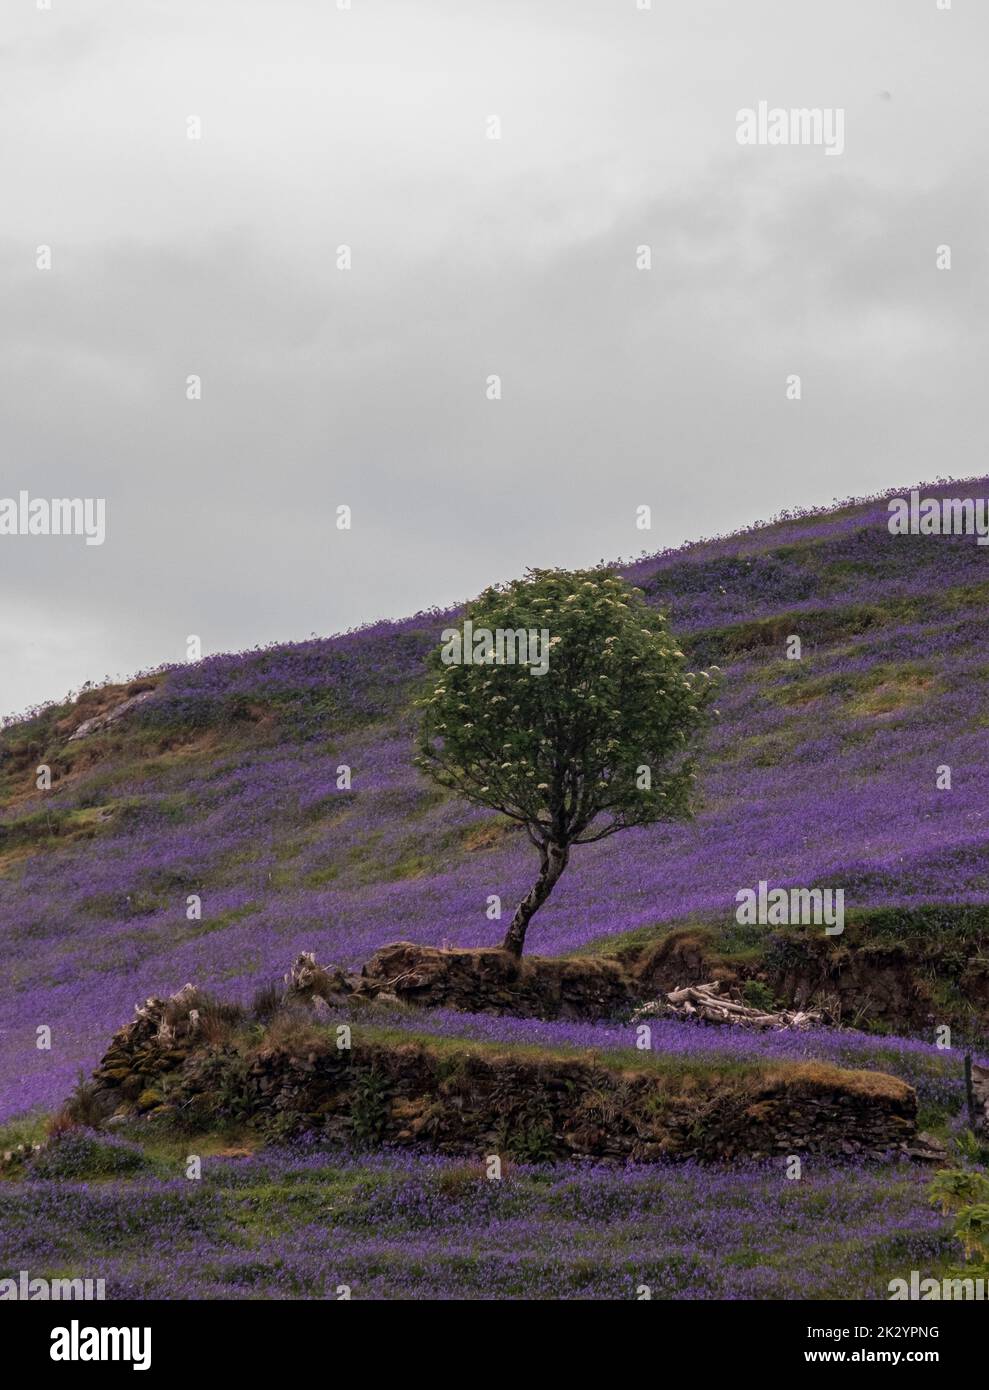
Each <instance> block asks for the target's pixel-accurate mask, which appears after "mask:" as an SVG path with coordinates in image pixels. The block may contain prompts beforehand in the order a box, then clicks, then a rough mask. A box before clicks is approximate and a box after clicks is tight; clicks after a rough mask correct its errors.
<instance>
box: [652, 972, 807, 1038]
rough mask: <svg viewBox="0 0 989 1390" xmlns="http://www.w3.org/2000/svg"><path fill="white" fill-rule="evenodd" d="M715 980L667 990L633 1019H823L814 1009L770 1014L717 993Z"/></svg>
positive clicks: (787, 1022) (772, 1022) (783, 1022)
mask: <svg viewBox="0 0 989 1390" xmlns="http://www.w3.org/2000/svg"><path fill="white" fill-rule="evenodd" d="M720 990H721V985H720V982H719V981H718V980H712V981H711V982H710V983H709V984H706V985H684V986H682V988H680V989H673V990H670V992H669V994H667V995H666V997H665V999H652V1000H650V1002H649V1003H648V1004H643V1005H642V1006H641V1007H640V1008H638V1009H636V1010H635V1013H634V1014H633V1015H632V1021H633V1022H634V1023H637V1022H638V1021H639V1020H640V1019H643V1018H656V1017H661V1016H664V1015H665V1016H667V1017H676V1018H689V1019H696V1020H698V1021H700V1022H703V1023H728V1024H735V1025H736V1026H737V1027H740V1028H764V1029H772V1028H776V1029H782V1028H795V1029H802V1028H813V1027H814V1026H815V1025H816V1024H819V1023H821V1022H822V1016H821V1014H820V1013H819V1012H818V1011H817V1010H815V1009H807V1010H802V1009H796V1010H790V1009H782V1010H780V1012H779V1013H770V1012H767V1011H766V1010H765V1009H759V1008H755V1007H753V1006H752V1005H751V1004H743V1003H742V1002H741V1001H740V1000H738V999H732V998H731V997H730V996H728V995H723V994H721V993H720Z"/></svg>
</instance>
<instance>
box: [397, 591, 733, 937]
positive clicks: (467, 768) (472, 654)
mask: <svg viewBox="0 0 989 1390" xmlns="http://www.w3.org/2000/svg"><path fill="white" fill-rule="evenodd" d="M444 638H445V641H444V643H443V645H442V646H441V647H440V648H439V649H438V650H436V651H434V652H433V653H432V654H431V656H430V658H429V661H430V666H431V668H432V670H434V671H435V672H437V673H438V679H437V680H436V684H435V686H434V688H433V691H432V693H431V694H430V695H427V696H426V697H425V698H424V699H423V700H421V701H420V702H419V708H420V709H421V711H422V718H421V725H420V729H419V752H418V756H417V758H416V762H417V765H418V766H419V767H420V768H422V769H423V771H425V772H426V773H428V775H429V776H431V777H432V778H433V779H434V780H435V781H436V782H438V783H439V784H440V785H441V786H443V787H446V788H449V789H450V790H453V791H457V792H460V793H461V795H463V796H464V797H466V799H467V800H468V801H469V802H472V803H473V804H474V805H477V806H486V807H489V808H490V809H491V810H495V811H500V812H501V813H502V814H503V815H505V816H508V817H509V818H510V819H511V820H514V821H518V822H519V823H520V824H522V825H524V826H525V829H526V832H527V834H528V836H529V839H530V840H531V841H532V843H533V844H534V845H535V847H536V849H537V850H538V852H539V876H538V878H537V879H536V881H535V883H534V884H533V886H532V888H531V889H530V890H529V892H528V893H527V894H526V895H525V897H524V898H523V899H522V901H521V902H520V903H519V906H518V909H517V911H516V913H515V916H514V917H513V918H512V922H511V925H510V926H509V928H508V932H507V934H506V936H505V941H504V948H505V950H507V951H511V952H512V954H513V955H516V956H520V955H521V954H522V949H523V946H524V944H525V933H526V928H527V927H528V925H529V922H530V920H531V918H532V916H533V914H534V913H535V912H536V911H537V910H538V909H539V908H540V907H541V906H542V905H543V903H544V902H545V901H546V899H547V898H548V897H549V895H550V893H551V892H552V891H553V887H554V885H555V884H556V882H557V880H558V879H559V877H560V875H561V874H562V873H563V870H564V869H565V868H566V866H567V862H568V860H569V857H570V848H571V846H572V845H582V844H590V843H592V842H593V841H595V840H603V839H605V838H606V837H607V836H609V835H614V834H616V833H617V832H618V831H619V830H626V829H628V828H630V827H632V826H637V825H650V824H653V823H654V822H656V821H667V820H670V821H672V820H686V819H689V818H690V815H691V808H690V797H691V789H692V784H693V781H694V778H695V772H694V765H693V758H692V753H693V749H694V747H695V745H696V741H697V738H698V735H699V734H700V732H701V730H702V728H703V726H704V725H705V724H706V722H707V719H708V714H709V710H710V706H711V704H712V701H713V698H714V680H713V677H712V676H709V675H708V673H707V672H706V671H701V672H700V674H699V675H694V674H693V673H690V672H688V671H686V670H685V666H684V655H683V652H682V651H680V650H679V648H678V647H677V644H676V642H675V640H674V639H673V637H672V636H671V634H670V632H669V630H668V628H667V623H666V619H665V617H664V616H663V614H662V613H660V612H658V611H657V610H656V609H654V608H650V607H649V606H648V605H647V604H646V602H645V600H644V597H643V594H642V591H641V589H634V588H632V587H631V585H629V584H628V583H627V582H626V581H625V580H623V579H621V578H619V577H618V576H617V575H615V574H613V573H611V572H610V571H608V570H602V569H594V570H572V571H568V570H542V569H540V570H530V571H528V572H527V573H526V575H525V577H524V578H523V579H520V580H515V581H514V582H512V583H510V584H506V585H499V586H496V587H494V588H490V589H486V590H485V591H484V593H483V594H481V596H480V598H478V599H477V600H476V601H475V602H474V603H472V604H470V605H469V607H468V610H467V612H466V614H465V616H464V619H463V621H462V622H461V623H460V625H459V626H458V627H456V628H449V629H447V630H446V632H445V633H444ZM713 669H714V670H715V671H716V670H717V667H715V668H713ZM715 713H717V711H715Z"/></svg>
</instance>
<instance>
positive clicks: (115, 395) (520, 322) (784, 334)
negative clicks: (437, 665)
mask: <svg viewBox="0 0 989 1390" xmlns="http://www.w3.org/2000/svg"><path fill="white" fill-rule="evenodd" d="M987 52H989V5H987V4H986V3H985V0H954V3H953V6H952V8H951V10H950V11H947V12H943V11H939V10H938V8H937V2H936V0H684V2H683V3H675V0H653V8H652V9H651V10H639V9H637V7H636V0H352V7H351V9H350V10H338V9H337V8H336V4H335V0H209V3H204V0H52V9H51V11H50V12H45V11H37V10H36V9H35V8H34V0H16V3H15V0H5V3H4V4H3V6H2V13H0V190H2V212H0V293H2V300H0V304H2V318H0V352H2V363H0V422H2V435H0V439H2V446H3V450H2V456H0V457H2V467H0V498H3V497H16V496H17V495H18V493H19V491H20V490H21V489H27V490H29V492H30V494H31V496H32V497H55V496H79V497H93V498H98V497H105V498H106V499H107V509H108V536H107V540H106V543H105V544H104V545H103V546H101V547H96V546H93V547H87V546H86V545H85V544H84V543H83V541H82V540H81V539H80V538H77V537H46V536H35V537H21V536H13V537H10V536H0V714H4V713H10V712H12V711H16V710H21V709H24V708H26V707H27V706H28V705H30V704H32V703H34V702H37V701H42V700H46V699H51V698H57V697H61V696H63V695H64V694H65V693H66V691H67V690H68V689H69V688H75V687H78V686H79V685H80V684H81V683H82V682H83V681H85V680H87V679H89V680H99V679H102V678H103V677H104V675H110V676H117V675H128V674H131V673H133V672H135V671H137V670H138V669H141V668H144V667H148V666H152V665H156V664H158V663H160V662H163V661H175V660H182V659H184V656H185V643H186V637H187V635H188V634H191V633H196V634H198V635H200V636H201V637H202V640H203V646H204V651H206V652H213V651H221V650H235V649H239V648H243V647H247V646H253V645H255V644H257V643H264V642H269V641H273V640H286V639H295V638H303V637H306V636H308V635H309V634H311V633H313V632H315V633H319V634H326V633H331V632H334V631H338V630H341V629H345V628H347V627H349V626H353V625H357V624H359V623H361V622H364V621H368V620H371V619H374V618H377V617H382V616H396V617H397V616H403V615H405V614H407V613H410V612H413V611H415V610H416V609H419V608H422V607H427V606H431V605H433V604H446V603H449V602H453V601H456V600H459V599H463V598H467V597H470V596H472V595H473V594H474V593H476V592H477V591H479V590H480V589H481V588H482V587H483V586H484V585H486V584H487V583H489V582H492V581H494V580H497V579H503V578H509V577H512V576H514V575H516V574H518V573H519V572H520V571H521V570H522V569H523V568H524V567H525V566H526V565H534V564H540V565H545V564H562V565H583V564H592V563H595V562H596V561H598V560H599V559H602V558H607V559H611V558H615V557H618V556H631V555H635V554H638V553H640V552H641V551H642V550H643V549H647V550H649V551H653V550H657V549H660V548H662V547H664V546H667V545H671V544H676V543H679V542H680V541H683V540H688V539H692V538H695V537H697V536H700V535H711V534H714V533H716V532H720V531H725V530H730V529H733V528H735V527H737V526H741V525H745V524H747V523H749V522H751V521H754V520H756V519H758V518H765V517H768V516H770V515H772V514H773V513H775V512H777V511H779V510H780V509H781V508H784V507H790V506H795V505H812V504H818V503H827V502H830V501H831V500H832V499H833V498H835V497H844V496H847V495H850V494H863V493H867V492H874V491H877V490H879V489H881V488H884V487H886V486H894V485H901V484H902V485H906V484H909V483H911V482H915V481H917V480H920V479H925V478H933V477H935V476H937V475H939V474H941V475H947V476H967V475H970V474H973V473H978V472H985V471H987V470H986V467H985V436H986V428H985V422H986V398H987V386H986V362H987V357H986V336H987V322H989V315H987V307H989V306H987V291H986V285H987V275H986V270H987V256H989V233H987V219H986V212H987V197H986V182H987V180H986V169H987V152H989V138H987V136H989V129H987V127H989V97H987V95H986V90H987V89H986V80H985V72H986V59H987ZM760 101H767V102H768V103H769V104H770V105H771V106H783V107H820V108H831V109H835V108H842V109H843V110H844V112H845V149H844V152H843V154H841V155H840V156H838V157H831V156H828V155H826V154H825V152H824V150H823V149H822V148H819V147H816V148H815V147H808V146H802V147H792V148H784V147H766V146H761V147H758V146H751V147H749V146H740V145H739V144H738V143H737V141H736V138H735V135H736V113H737V111H738V110H739V109H741V108H744V107H753V108H754V107H756V106H757V104H758V103H759V102H760ZM190 116H196V117H198V118H199V119H200V120H201V122H202V138H201V139H200V140H198V141H196V140H190V139H189V138H187V130H188V118H189V117H190ZM491 116H497V117H498V119H499V120H500V124H501V138H500V140H493V139H489V138H487V129H488V126H487V123H488V121H489V118H490V117H491ZM343 244H346V245H349V246H350V247H351V254H352V269H351V270H349V271H341V270H338V269H337V247H338V246H340V245H343ZM941 244H949V245H950V246H951V250H952V268H951V270H950V272H938V270H937V269H936V267H935V252H936V248H937V246H939V245H941ZM41 245H49V246H50V247H51V248H52V268H51V270H48V271H44V270H39V269H37V267H36V255H37V248H38V247H39V246H41ZM642 245H648V246H650V247H651V250H652V269H651V270H649V271H642V270H638V269H637V268H636V248H637V247H639V246H642ZM792 373H796V374H799V375H800V377H801V383H802V392H803V395H802V399H801V400H800V401H799V402H796V401H788V400H787V399H786V394H785V384H786V378H787V376H788V375H790V374H792ZM191 374H198V375H200V376H201V378H202V399H201V400H199V401H189V400H187V399H186V378H187V377H188V376H189V375H191ZM492 374H498V375H499V376H500V377H501V381H502V399H501V400H495V401H493V400H488V399H487V396H486V382H487V378H488V377H489V376H490V375H492ZM341 504H345V505H348V506H350V507H351V508H352V513H353V524H352V529H351V530H350V531H341V530H338V529H337V526H336V508H337V507H338V506H339V505H341ZM642 504H649V505H650V506H651V507H652V510H653V529H652V530H651V531H649V532H643V531H640V530H637V529H636V526H635V519H636V508H637V507H638V506H640V505H642Z"/></svg>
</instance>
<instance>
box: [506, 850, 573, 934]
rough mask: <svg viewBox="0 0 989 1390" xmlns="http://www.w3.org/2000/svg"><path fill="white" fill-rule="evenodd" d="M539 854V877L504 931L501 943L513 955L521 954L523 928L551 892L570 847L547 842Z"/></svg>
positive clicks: (568, 855)
mask: <svg viewBox="0 0 989 1390" xmlns="http://www.w3.org/2000/svg"><path fill="white" fill-rule="evenodd" d="M540 855H541V859H542V863H541V865H540V869H539V877H538V878H537V879H536V881H535V883H534V884H533V885H532V887H531V888H530V889H529V891H528V893H526V895H525V897H524V898H523V899H522V901H521V902H520V903H519V905H518V907H517V908H516V911H515V916H514V917H513V918H512V924H511V926H510V927H509V928H508V931H507V932H506V933H505V940H504V942H503V943H502V946H503V949H504V950H506V951H510V952H511V953H512V955H513V956H521V954H522V948H523V946H524V945H525V929H526V927H527V926H528V925H529V921H530V918H531V917H532V916H533V914H534V913H535V912H536V911H538V909H539V908H541V907H542V905H543V903H544V902H545V901H546V899H547V898H548V897H549V895H550V893H552V891H553V887H554V885H555V883H556V880H557V879H558V878H559V877H560V875H561V874H562V873H563V870H564V869H565V868H566V867H567V860H568V859H569V858H570V847H569V845H553V844H549V845H546V846H544V847H543V849H541V850H540Z"/></svg>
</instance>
